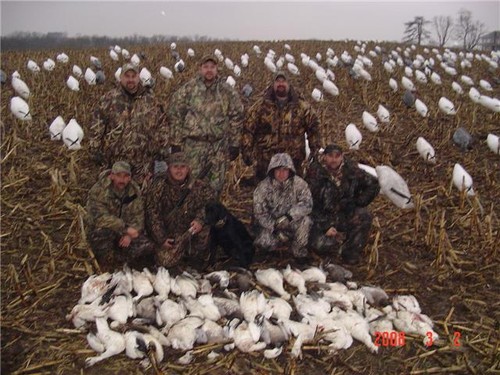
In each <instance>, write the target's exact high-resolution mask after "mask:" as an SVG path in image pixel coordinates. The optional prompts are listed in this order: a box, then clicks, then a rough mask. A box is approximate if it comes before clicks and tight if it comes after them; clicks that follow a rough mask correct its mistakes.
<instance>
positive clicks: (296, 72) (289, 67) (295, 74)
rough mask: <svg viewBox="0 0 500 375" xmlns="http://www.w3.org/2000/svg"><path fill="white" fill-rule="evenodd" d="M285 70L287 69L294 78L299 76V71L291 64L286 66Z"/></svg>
mask: <svg viewBox="0 0 500 375" xmlns="http://www.w3.org/2000/svg"><path fill="white" fill-rule="evenodd" d="M286 68H287V69H288V71H289V72H290V73H292V74H293V75H294V76H298V75H299V74H300V71H299V68H298V67H297V65H295V64H294V63H292V62H289V63H288V64H286Z"/></svg>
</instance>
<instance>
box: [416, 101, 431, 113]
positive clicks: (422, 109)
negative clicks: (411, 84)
mask: <svg viewBox="0 0 500 375" xmlns="http://www.w3.org/2000/svg"><path fill="white" fill-rule="evenodd" d="M415 109H416V110H417V112H418V114H419V115H420V116H422V117H427V113H428V109H427V106H426V105H425V104H424V102H422V101H421V100H420V99H415Z"/></svg>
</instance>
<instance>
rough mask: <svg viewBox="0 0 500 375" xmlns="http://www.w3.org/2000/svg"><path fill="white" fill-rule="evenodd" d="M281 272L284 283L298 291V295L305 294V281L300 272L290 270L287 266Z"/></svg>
mask: <svg viewBox="0 0 500 375" xmlns="http://www.w3.org/2000/svg"><path fill="white" fill-rule="evenodd" d="M281 272H282V273H283V278H284V279H285V281H286V282H287V283H288V284H290V285H291V286H294V287H296V288H297V289H298V290H299V293H303V294H306V293H307V288H306V281H305V280H304V277H303V276H302V272H300V271H298V270H295V269H292V267H290V265H289V264H288V265H287V266H286V268H285V269H284V270H282V271H281Z"/></svg>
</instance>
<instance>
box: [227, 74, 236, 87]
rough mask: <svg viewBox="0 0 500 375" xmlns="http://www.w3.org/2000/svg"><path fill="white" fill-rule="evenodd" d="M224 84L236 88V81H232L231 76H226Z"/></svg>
mask: <svg viewBox="0 0 500 375" xmlns="http://www.w3.org/2000/svg"><path fill="white" fill-rule="evenodd" d="M226 83H227V84H228V85H229V86H231V87H234V86H236V81H235V80H234V78H233V77H232V76H228V77H227V79H226Z"/></svg>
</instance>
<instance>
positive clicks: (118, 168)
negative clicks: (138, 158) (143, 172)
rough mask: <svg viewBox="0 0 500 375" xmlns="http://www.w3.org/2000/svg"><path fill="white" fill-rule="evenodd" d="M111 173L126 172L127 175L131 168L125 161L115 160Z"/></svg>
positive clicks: (130, 172)
mask: <svg viewBox="0 0 500 375" xmlns="http://www.w3.org/2000/svg"><path fill="white" fill-rule="evenodd" d="M111 173H115V174H116V173H127V174H129V175H131V174H132V168H131V167H130V164H129V163H127V162H126V161H117V162H116V163H115V164H113V168H111Z"/></svg>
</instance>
